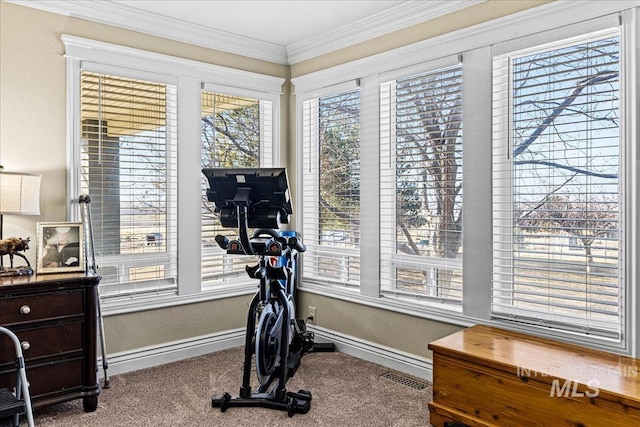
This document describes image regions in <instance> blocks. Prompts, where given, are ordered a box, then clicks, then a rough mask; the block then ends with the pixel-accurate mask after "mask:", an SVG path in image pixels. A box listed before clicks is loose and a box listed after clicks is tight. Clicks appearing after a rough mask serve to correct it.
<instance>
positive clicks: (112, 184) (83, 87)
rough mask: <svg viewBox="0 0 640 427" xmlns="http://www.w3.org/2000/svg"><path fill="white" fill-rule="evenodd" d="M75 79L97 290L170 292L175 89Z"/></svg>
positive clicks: (87, 76)
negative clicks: (100, 277) (89, 204)
mask: <svg viewBox="0 0 640 427" xmlns="http://www.w3.org/2000/svg"><path fill="white" fill-rule="evenodd" d="M80 79H81V83H80V123H81V125H82V130H81V132H82V137H81V147H80V149H81V168H82V176H81V191H82V193H83V194H89V195H90V196H91V209H92V219H93V235H94V238H95V250H96V254H97V256H98V259H97V263H98V265H99V267H100V274H101V275H102V276H103V279H102V281H101V287H102V289H101V292H102V294H103V295H117V294H121V293H129V292H132V291H134V292H140V291H142V290H153V291H158V290H166V289H175V287H176V280H175V279H176V187H175V184H176V86H175V85H171V84H165V83H161V82H157V81H149V80H141V79H133V78H128V77H121V76H117V75H111V74H106V73H98V72H91V71H85V70H83V71H81V73H80ZM123 285H125V286H123Z"/></svg>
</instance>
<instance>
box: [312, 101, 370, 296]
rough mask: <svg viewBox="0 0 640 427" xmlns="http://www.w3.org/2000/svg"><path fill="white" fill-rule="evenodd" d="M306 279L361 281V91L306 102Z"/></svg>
mask: <svg viewBox="0 0 640 427" xmlns="http://www.w3.org/2000/svg"><path fill="white" fill-rule="evenodd" d="M302 196H303V238H304V243H305V245H306V246H307V251H306V252H305V254H304V270H303V274H304V277H305V278H310V279H317V280H322V281H325V282H334V283H339V284H343V285H347V286H358V285H359V282H360V92H359V90H358V89H356V90H349V91H345V92H340V93H336V94H332V95H328V96H325V97H321V98H315V99H312V100H309V101H305V102H304V103H303V170H302Z"/></svg>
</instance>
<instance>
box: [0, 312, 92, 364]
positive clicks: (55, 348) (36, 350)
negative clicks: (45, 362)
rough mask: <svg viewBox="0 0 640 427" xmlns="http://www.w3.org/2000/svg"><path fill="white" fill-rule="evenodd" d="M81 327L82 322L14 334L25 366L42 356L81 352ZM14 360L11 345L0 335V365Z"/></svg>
mask: <svg viewBox="0 0 640 427" xmlns="http://www.w3.org/2000/svg"><path fill="white" fill-rule="evenodd" d="M83 325H84V324H83V322H73V323H64V324H59V325H53V326H44V327H40V328H34V329H26V330H22V331H18V332H16V335H17V337H18V339H19V340H20V343H21V344H22V354H23V356H24V359H25V360H26V361H27V365H29V361H30V360H32V359H35V358H39V357H43V356H53V357H57V356H59V355H60V354H64V353H71V352H74V351H76V352H81V351H82V339H83V336H84V335H83V334H84V332H83ZM14 358H15V352H14V346H13V344H12V343H11V341H10V340H9V338H8V337H7V336H5V335H0V364H3V363H8V362H12V361H13V360H14Z"/></svg>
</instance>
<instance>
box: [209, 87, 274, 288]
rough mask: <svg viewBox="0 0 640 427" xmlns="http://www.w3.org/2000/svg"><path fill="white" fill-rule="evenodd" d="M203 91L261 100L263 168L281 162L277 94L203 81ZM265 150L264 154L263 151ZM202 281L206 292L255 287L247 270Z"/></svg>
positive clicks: (225, 256) (228, 256)
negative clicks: (268, 110) (268, 131)
mask: <svg viewBox="0 0 640 427" xmlns="http://www.w3.org/2000/svg"><path fill="white" fill-rule="evenodd" d="M202 91H207V92H212V93H218V94H224V95H230V96H238V97H245V98H251V99H256V100H258V101H259V108H260V167H276V166H278V165H279V163H280V162H279V159H280V147H279V145H278V144H277V141H279V140H280V138H279V133H278V129H279V126H278V125H277V124H278V123H279V120H280V119H279V104H278V99H279V94H274V93H271V92H266V91H265V92H261V91H255V90H246V89H242V88H238V87H234V86H229V85H224V84H217V83H213V82H206V83H203V84H202ZM266 103H270V104H271V105H270V106H269V107H268V108H271V110H272V112H271V115H270V120H269V121H267V120H265V116H264V110H265V108H267V106H266ZM276 105H278V109H276ZM267 128H271V129H273V132H272V135H270V136H268V137H267V135H265V134H264V133H265V129H267ZM198 141H200V139H198ZM263 153H266V155H265V156H263V155H262V154H263ZM202 251H203V252H202V253H201V256H202V255H205V254H207V253H208V254H213V252H214V251H216V252H222V250H221V249H220V248H219V247H214V248H206V249H202ZM223 257H224V259H229V258H231V257H237V255H227V254H224V255H223ZM200 280H201V281H202V289H203V290H205V291H218V292H220V291H224V292H229V291H231V290H236V292H240V293H242V292H243V291H246V290H247V289H251V290H255V289H254V288H255V279H252V278H250V277H249V276H248V275H247V274H246V273H245V272H244V271H243V272H242V273H241V274H238V275H232V276H227V277H225V278H223V279H222V280H219V279H218V278H211V279H204V278H202V277H201V278H200Z"/></svg>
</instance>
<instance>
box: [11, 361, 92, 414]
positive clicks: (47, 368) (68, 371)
mask: <svg viewBox="0 0 640 427" xmlns="http://www.w3.org/2000/svg"><path fill="white" fill-rule="evenodd" d="M83 366H84V365H83V360H82V359H75V360H65V361H61V362H56V363H50V364H44V365H36V366H32V367H27V378H28V380H29V391H30V394H31V396H32V397H34V396H43V395H46V394H47V393H52V392H58V391H65V390H69V389H73V388H79V387H81V385H82V381H83V377H82V372H83ZM15 385H16V377H15V374H7V375H0V387H8V388H10V389H13V387H15ZM34 403H35V402H34ZM36 406H37V405H36Z"/></svg>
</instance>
